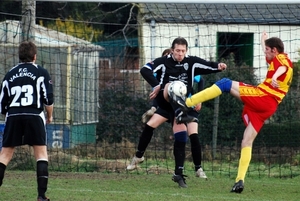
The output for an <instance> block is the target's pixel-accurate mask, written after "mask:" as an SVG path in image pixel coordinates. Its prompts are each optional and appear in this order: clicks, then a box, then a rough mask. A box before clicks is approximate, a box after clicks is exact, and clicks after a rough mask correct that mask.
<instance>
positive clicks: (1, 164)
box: [0, 42, 53, 201]
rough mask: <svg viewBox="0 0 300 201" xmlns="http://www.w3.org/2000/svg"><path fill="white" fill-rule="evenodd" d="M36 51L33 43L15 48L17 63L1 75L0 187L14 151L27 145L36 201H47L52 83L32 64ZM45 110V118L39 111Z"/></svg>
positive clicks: (43, 72)
mask: <svg viewBox="0 0 300 201" xmlns="http://www.w3.org/2000/svg"><path fill="white" fill-rule="evenodd" d="M36 55H37V48H36V45H35V44H34V43H33V42H22V43H21V44H20V45H19V60H20V62H21V63H19V64H17V65H16V66H14V67H13V68H11V69H10V71H8V72H7V74H6V75H5V77H4V79H3V81H2V86H1V94H0V112H1V114H3V115H5V116H6V122H5V128H4V134H3V145H2V151H1V152H0V186H1V185H2V181H3V178H4V172H5V169H6V167H7V165H8V163H9V162H10V160H11V158H12V156H13V153H14V150H15V147H17V146H21V145H25V144H27V145H30V146H32V147H33V151H34V157H35V159H36V176H37V191H38V196H37V200H38V201H47V200H49V199H48V198H47V197H46V196H45V193H46V191H47V185H48V154H47V147H46V142H47V135H46V128H45V124H46V123H51V122H52V120H53V117H52V113H53V89H52V81H51V78H50V76H49V74H48V72H47V70H46V69H44V68H43V67H41V66H39V65H37V64H35V61H36ZM44 108H45V110H46V116H47V118H46V119H45V115H44V113H43V110H44Z"/></svg>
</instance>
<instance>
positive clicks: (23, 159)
mask: <svg viewBox="0 0 300 201" xmlns="http://www.w3.org/2000/svg"><path fill="white" fill-rule="evenodd" d="M26 2H29V4H26V3H24V2H23V3H22V2H17V1H16V2H14V3H10V4H9V3H3V7H0V50H1V55H0V74H1V76H2V78H3V77H4V75H5V73H6V72H7V71H8V70H9V69H10V68H11V67H13V66H14V65H16V64H17V63H18V62H19V60H18V45H19V43H20V41H22V40H34V42H35V43H36V44H37V46H38V55H37V62H36V63H38V64H40V65H42V66H43V67H44V68H46V69H47V70H48V71H49V73H50V74H51V77H52V79H53V82H54V91H55V109H54V122H53V123H52V124H50V125H47V133H48V149H49V155H50V167H51V168H52V169H53V170H59V171H118V172H124V173H126V171H125V169H126V166H127V165H128V164H129V163H130V160H131V159H132V157H133V156H134V154H135V151H136V150H137V144H138V141H139V137H140V135H141V134H142V130H143V128H144V126H145V125H144V124H143V123H142V122H141V116H142V114H143V113H144V112H145V111H147V110H148V109H150V107H151V101H150V100H149V99H148V95H149V93H150V92H151V90H152V89H151V87H150V86H149V84H148V83H146V82H145V80H144V79H143V78H142V77H141V76H140V72H139V70H140V68H141V66H143V65H144V64H145V63H147V62H149V61H151V60H152V59H154V58H157V57H160V56H161V54H162V52H163V50H165V49H166V48H170V46H171V43H172V41H173V39H174V38H176V37H178V36H181V37H184V38H186V39H187V41H188V44H189V48H188V54H190V55H196V56H199V57H201V58H203V59H206V60H212V61H222V62H225V63H227V64H228V70H227V71H226V72H222V73H219V74H217V75H205V76H203V78H204V79H205V83H206V84H205V86H206V87H207V86H210V85H211V84H212V83H214V82H215V81H216V80H217V79H219V78H221V77H230V78H231V79H235V80H239V81H243V82H246V83H249V84H257V83H259V82H260V81H262V79H263V78H264V77H265V74H266V71H267V64H266V62H265V57H264V52H263V50H262V49H261V46H260V37H261V33H262V32H263V31H266V32H267V33H268V35H269V36H270V37H272V36H276V37H279V38H281V39H282V41H283V43H284V45H285V52H286V53H287V54H288V55H289V57H290V58H291V60H292V61H293V63H294V77H293V82H292V85H291V90H290V92H289V94H288V95H287V97H286V98H285V99H284V101H283V103H282V104H281V105H280V106H279V108H278V111H277V112H276V114H275V115H273V116H272V117H271V118H270V119H269V120H268V121H267V122H266V123H265V125H264V127H263V129H262V130H261V132H260V133H259V134H258V137H257V139H256V141H255V143H254V147H253V156H252V162H251V163H252V164H253V165H251V167H250V168H249V172H251V173H252V174H257V175H268V176H270V175H275V176H293V175H297V174H299V173H300V172H299V163H300V161H299V160H300V153H299V151H300V150H299V144H300V137H299V135H298V131H299V129H300V123H299V121H298V119H299V115H300V108H299V104H298V103H299V98H300V94H299V88H300V85H299V82H298V80H299V73H298V72H299V70H298V69H299V60H300V59H299V50H300V26H299V25H300V20H299V19H300V12H299V9H300V4H296V3H295V4H292V2H291V3H290V4H282V3H279V4H275V3H272V4H263V3H259V4H254V3H253V4H250V3H248V4H241V3H239V2H237V3H229V4H225V3H210V4H207V3H196V2H193V3H192V2H188V3H185V4H182V3H170V2H168V3H158V2H155V3H153V1H152V2H151V1H150V2H149V3H143V2H134V3H132V2H131V3H130V2H125V1H124V2H123V3H122V2H114V3H109V2H105V1H104V2H102V3H100V2H95V1H94V2H93V1H76V2H68V1H65V2H58V1H57V2H56V1H38V2H36V3H35V2H34V1H26ZM47 9H48V10H49V11H50V12H48V11H47V12H44V11H45V10H47ZM45 13H48V14H45ZM56 13H57V14H56ZM241 112H242V104H241V103H240V102H239V101H238V100H235V99H234V98H233V97H231V96H229V95H222V96H221V97H220V98H218V99H215V100H211V101H208V102H206V103H204V104H203V106H202V109H201V111H200V113H199V131H198V136H199V139H200V142H201V146H202V161H203V162H202V166H203V167H204V168H205V170H206V172H207V174H209V175H211V174H225V175H229V176H230V175H235V174H236V172H237V161H238V159H239V154H240V144H241V139H242V136H243V131H244V129H245V127H244V124H243V122H242V119H241ZM1 120H2V123H1V124H0V129H1V131H2V133H3V129H4V118H2V119H1ZM1 140H2V135H0V142H1ZM173 142H174V140H173V134H172V128H171V126H170V125H169V124H168V123H164V124H163V125H161V126H160V127H158V128H157V129H155V130H154V136H153V138H152V140H151V142H150V144H149V146H148V147H147V149H146V152H145V158H146V159H145V160H146V162H144V163H143V164H142V165H140V166H139V168H138V171H142V172H146V173H157V172H158V173H162V172H167V173H169V172H172V171H173V169H174V157H173ZM190 149H191V147H190V144H189V142H188V143H187V148H186V163H185V171H193V165H192V157H191V152H190ZM28 150H30V149H29V148H27V147H26V146H24V147H21V148H18V150H17V153H16V155H15V158H14V159H13V161H12V163H11V164H10V167H11V168H14V167H27V166H28V164H31V163H28V161H31V158H32V157H33V155H32V152H31V150H30V152H29V153H31V154H30V155H28V154H25V153H26V152H28ZM24 164H27V165H26V166H24ZM283 165H284V166H285V167H287V168H283ZM29 166H30V168H31V165H29Z"/></svg>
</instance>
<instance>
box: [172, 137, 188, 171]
mask: <svg viewBox="0 0 300 201" xmlns="http://www.w3.org/2000/svg"><path fill="white" fill-rule="evenodd" d="M185 144H186V143H185V142H179V141H176V140H175V142H174V151H173V154H174V158H175V174H176V175H182V174H183V167H184V160H185Z"/></svg>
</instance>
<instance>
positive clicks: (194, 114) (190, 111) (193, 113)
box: [187, 109, 199, 118]
mask: <svg viewBox="0 0 300 201" xmlns="http://www.w3.org/2000/svg"><path fill="white" fill-rule="evenodd" d="M187 114H188V115H191V116H193V117H196V118H198V116H199V112H197V111H196V110H194V109H190V110H189V111H188V112H187Z"/></svg>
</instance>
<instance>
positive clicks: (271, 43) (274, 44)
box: [265, 37, 284, 60]
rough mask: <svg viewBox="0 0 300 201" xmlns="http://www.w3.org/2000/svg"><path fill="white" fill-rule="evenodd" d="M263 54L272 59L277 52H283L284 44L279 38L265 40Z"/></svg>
mask: <svg viewBox="0 0 300 201" xmlns="http://www.w3.org/2000/svg"><path fill="white" fill-rule="evenodd" d="M265 45H266V49H265V54H266V57H267V58H268V59H269V60H272V59H273V58H274V57H275V56H276V55H277V54H280V53H284V45H283V42H282V41H281V39H280V38H277V37H272V38H268V39H266V40H265Z"/></svg>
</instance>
